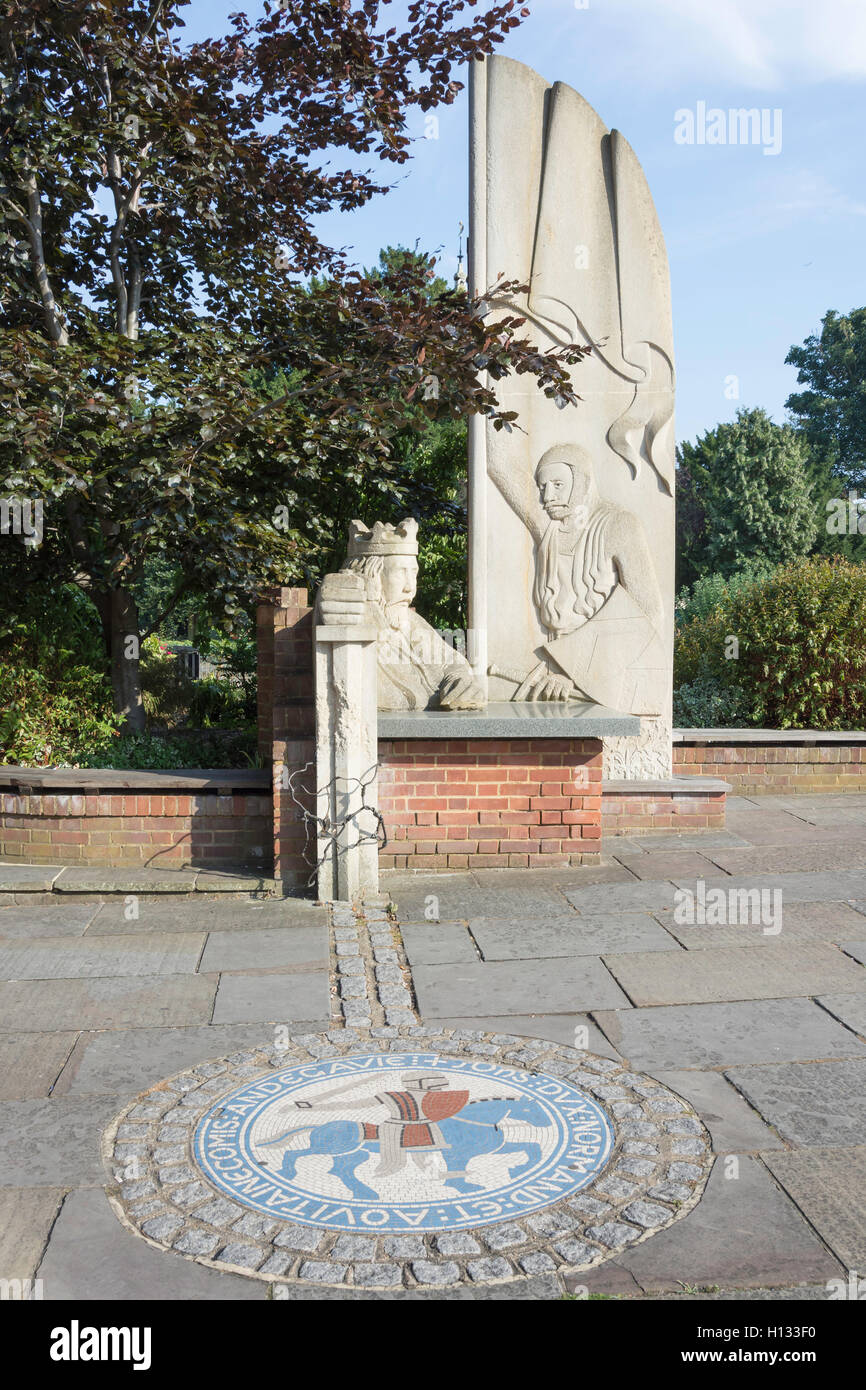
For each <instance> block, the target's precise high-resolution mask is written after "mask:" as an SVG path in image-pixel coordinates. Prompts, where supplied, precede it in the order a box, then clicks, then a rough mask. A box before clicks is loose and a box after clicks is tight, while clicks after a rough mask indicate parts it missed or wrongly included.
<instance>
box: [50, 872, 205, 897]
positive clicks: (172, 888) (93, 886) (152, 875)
mask: <svg viewBox="0 0 866 1390" xmlns="http://www.w3.org/2000/svg"><path fill="white" fill-rule="evenodd" d="M196 874H197V870H195V869H126V868H122V869H99V868H93V869H62V870H61V871H60V873H58V875H57V877H56V878H55V879H54V881H53V891H54V892H55V893H124V894H129V893H191V892H192V891H193V889H194V888H195V880H196Z"/></svg>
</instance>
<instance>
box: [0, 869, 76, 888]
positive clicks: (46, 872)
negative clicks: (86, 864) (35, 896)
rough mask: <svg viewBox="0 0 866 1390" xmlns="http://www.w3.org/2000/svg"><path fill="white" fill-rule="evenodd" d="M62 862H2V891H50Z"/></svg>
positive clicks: (0, 877) (59, 872) (61, 871)
mask: <svg viewBox="0 0 866 1390" xmlns="http://www.w3.org/2000/svg"><path fill="white" fill-rule="evenodd" d="M61 873H63V866H62V865H60V864H57V865H53V866H52V865H51V864H45V865H42V864H0V893H50V892H51V888H52V885H53V884H54V881H55V879H56V878H57V877H58V875H60V874H61Z"/></svg>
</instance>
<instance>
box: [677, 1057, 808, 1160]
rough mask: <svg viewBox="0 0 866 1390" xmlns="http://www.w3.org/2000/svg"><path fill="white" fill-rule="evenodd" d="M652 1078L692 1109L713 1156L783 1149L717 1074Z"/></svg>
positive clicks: (681, 1074)
mask: <svg viewBox="0 0 866 1390" xmlns="http://www.w3.org/2000/svg"><path fill="white" fill-rule="evenodd" d="M652 1075H653V1076H654V1077H655V1078H656V1080H657V1081H660V1082H661V1083H662V1085H663V1086H667V1087H668V1088H669V1089H670V1090H671V1091H676V1093H677V1095H678V1096H682V1097H683V1099H684V1100H687V1101H688V1102H689V1104H690V1105H693V1106H694V1108H695V1110H697V1112H698V1114H699V1115H700V1117H701V1119H702V1120H703V1122H704V1124H705V1125H706V1127H707V1129H708V1130H709V1131H710V1135H711V1136H712V1140H713V1152H714V1153H717V1154H742V1153H758V1151H759V1150H760V1151H764V1152H766V1151H767V1150H769V1149H781V1148H783V1147H784V1146H783V1144H782V1141H781V1139H780V1138H779V1137H778V1135H777V1134H774V1133H773V1131H772V1129H770V1127H769V1125H765V1124H764V1122H763V1120H762V1119H761V1117H760V1116H759V1115H756V1114H755V1112H754V1110H752V1109H751V1107H750V1106H748V1105H747V1104H746V1102H745V1101H744V1100H743V1097H742V1096H741V1095H740V1093H739V1091H737V1090H736V1089H735V1088H734V1087H733V1086H732V1085H731V1084H730V1082H729V1081H727V1080H726V1079H725V1077H724V1076H722V1075H721V1074H720V1073H719V1072H717V1071H654V1072H653V1073H652Z"/></svg>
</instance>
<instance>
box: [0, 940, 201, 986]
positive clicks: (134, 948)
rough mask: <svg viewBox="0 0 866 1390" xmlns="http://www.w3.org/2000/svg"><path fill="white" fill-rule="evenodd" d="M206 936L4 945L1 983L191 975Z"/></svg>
mask: <svg viewBox="0 0 866 1390" xmlns="http://www.w3.org/2000/svg"><path fill="white" fill-rule="evenodd" d="M204 944H205V936H204V934H203V933H198V932H197V933H192V932H183V933H174V934H171V933H169V932H153V933H150V934H147V935H145V934H144V933H141V932H139V933H137V934H136V935H133V936H113V937H111V938H110V939H108V938H106V937H104V936H103V937H79V938H78V939H76V940H72V941H70V940H69V939H68V938H66V937H60V938H52V937H40V938H39V939H38V940H36V941H31V942H28V943H27V944H24V943H17V942H16V943H14V944H11V945H10V944H6V943H4V944H0V979H2V980H70V979H98V978H104V977H107V976H112V975H119V976H124V977H128V976H135V975H191V974H194V973H195V970H196V967H197V965H198V962H199V958H200V956H201V953H202V948H203V946H204Z"/></svg>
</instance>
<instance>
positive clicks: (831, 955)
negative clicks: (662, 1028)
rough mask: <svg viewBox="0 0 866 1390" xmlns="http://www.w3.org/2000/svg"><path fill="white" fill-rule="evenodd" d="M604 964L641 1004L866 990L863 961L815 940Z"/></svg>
mask: <svg viewBox="0 0 866 1390" xmlns="http://www.w3.org/2000/svg"><path fill="white" fill-rule="evenodd" d="M695 930H696V931H697V930H699V928H695ZM605 964H606V965H607V967H608V969H609V970H610V972H611V974H612V975H613V976H614V978H615V979H616V980H617V982H618V983H619V984H620V985H621V986H622V988H623V989H624V990H625V992H626V994H627V995H628V996H629V998H630V999H631V1001H632V1003H633V1004H635V1005H636V1006H638V1007H640V1006H641V1005H646V1004H652V1005H656V1004H709V1003H714V1002H721V1001H722V1000H732V999H736V1000H745V999H783V998H790V997H793V996H798V995H815V994H821V993H824V992H827V993H832V992H836V991H838V992H840V993H849V992H850V993H853V992H857V993H860V992H866V970H864V969H863V967H862V966H861V965H858V964H856V963H855V962H854V961H852V960H850V959H848V957H846V956H843V955H842V953H841V952H840V951H838V950H837V949H836V947H835V946H828V945H825V944H824V943H823V942H814V941H806V942H788V943H787V947H786V949H784V950H782V949H780V950H777V951H767V950H764V949H763V948H761V947H756V946H725V947H720V948H717V949H715V950H713V949H711V948H708V949H707V950H704V951H678V952H673V951H646V952H634V953H632V954H623V955H606V956H605Z"/></svg>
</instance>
